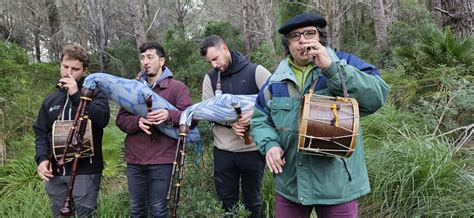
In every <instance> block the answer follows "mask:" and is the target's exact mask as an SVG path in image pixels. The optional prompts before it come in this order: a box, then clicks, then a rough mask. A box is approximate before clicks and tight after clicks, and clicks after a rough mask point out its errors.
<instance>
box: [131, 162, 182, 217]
mask: <svg viewBox="0 0 474 218" xmlns="http://www.w3.org/2000/svg"><path fill="white" fill-rule="evenodd" d="M172 166H173V165H172V164H150V165H140V164H130V163H128V164H127V179H128V192H129V193H130V215H131V217H147V214H148V209H150V210H151V215H152V216H153V217H167V216H168V208H167V205H166V203H167V202H166V195H167V194H168V188H169V184H170V180H171V170H172Z"/></svg>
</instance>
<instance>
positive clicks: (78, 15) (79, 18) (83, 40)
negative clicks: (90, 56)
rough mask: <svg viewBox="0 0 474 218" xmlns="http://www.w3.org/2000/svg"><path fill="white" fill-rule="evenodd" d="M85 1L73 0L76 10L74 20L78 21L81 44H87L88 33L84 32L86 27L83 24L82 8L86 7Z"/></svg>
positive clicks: (77, 27)
mask: <svg viewBox="0 0 474 218" xmlns="http://www.w3.org/2000/svg"><path fill="white" fill-rule="evenodd" d="M84 4H85V1H83V0H73V10H74V20H75V22H76V30H77V33H78V36H79V45H81V46H83V47H85V46H86V33H85V32H84V27H83V26H82V23H81V22H82V21H83V17H82V9H83V8H84Z"/></svg>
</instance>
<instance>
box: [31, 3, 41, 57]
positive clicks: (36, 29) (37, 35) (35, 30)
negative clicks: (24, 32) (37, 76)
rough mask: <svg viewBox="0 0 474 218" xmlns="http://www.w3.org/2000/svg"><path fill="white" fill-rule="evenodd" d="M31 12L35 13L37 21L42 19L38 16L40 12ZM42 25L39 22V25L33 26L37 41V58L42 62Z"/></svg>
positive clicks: (34, 16)
mask: <svg viewBox="0 0 474 218" xmlns="http://www.w3.org/2000/svg"><path fill="white" fill-rule="evenodd" d="M31 14H32V15H33V18H34V19H35V20H36V21H39V20H40V17H39V16H38V12H36V11H31ZM40 29H41V26H40V24H39V22H38V26H34V27H33V37H34V41H35V59H36V61H38V62H41V47H40V34H41V31H40Z"/></svg>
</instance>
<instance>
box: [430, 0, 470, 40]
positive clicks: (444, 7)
mask: <svg viewBox="0 0 474 218" xmlns="http://www.w3.org/2000/svg"><path fill="white" fill-rule="evenodd" d="M472 4H473V3H472V0H452V1H441V8H439V9H438V11H440V12H441V13H442V19H443V27H446V26H451V29H452V30H453V33H454V34H456V35H457V36H459V37H467V36H470V35H471V33H472V31H473V29H474V28H473V16H474V15H473V7H472Z"/></svg>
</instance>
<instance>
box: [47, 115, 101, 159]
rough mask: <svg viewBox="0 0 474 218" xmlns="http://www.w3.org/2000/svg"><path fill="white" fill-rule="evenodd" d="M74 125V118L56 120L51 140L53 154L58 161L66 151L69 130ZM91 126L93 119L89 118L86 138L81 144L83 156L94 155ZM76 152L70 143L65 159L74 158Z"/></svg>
mask: <svg viewBox="0 0 474 218" xmlns="http://www.w3.org/2000/svg"><path fill="white" fill-rule="evenodd" d="M73 125H74V121H73V120H63V121H60V120H56V121H54V124H53V133H52V135H53V136H52V140H51V141H52V144H53V155H54V158H55V159H56V161H59V159H61V157H62V155H63V153H64V148H65V147H66V143H67V142H66V141H67V137H68V135H69V130H70V129H71V128H72V127H73ZM91 127H92V125H91V121H90V120H87V126H86V132H85V133H84V140H83V143H82V146H81V158H82V157H91V156H94V146H93V144H94V143H93V141H92V131H91ZM74 153H75V151H74V149H73V146H71V145H70V146H69V149H68V151H67V152H66V158H65V161H66V162H69V161H71V160H72V159H74Z"/></svg>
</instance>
